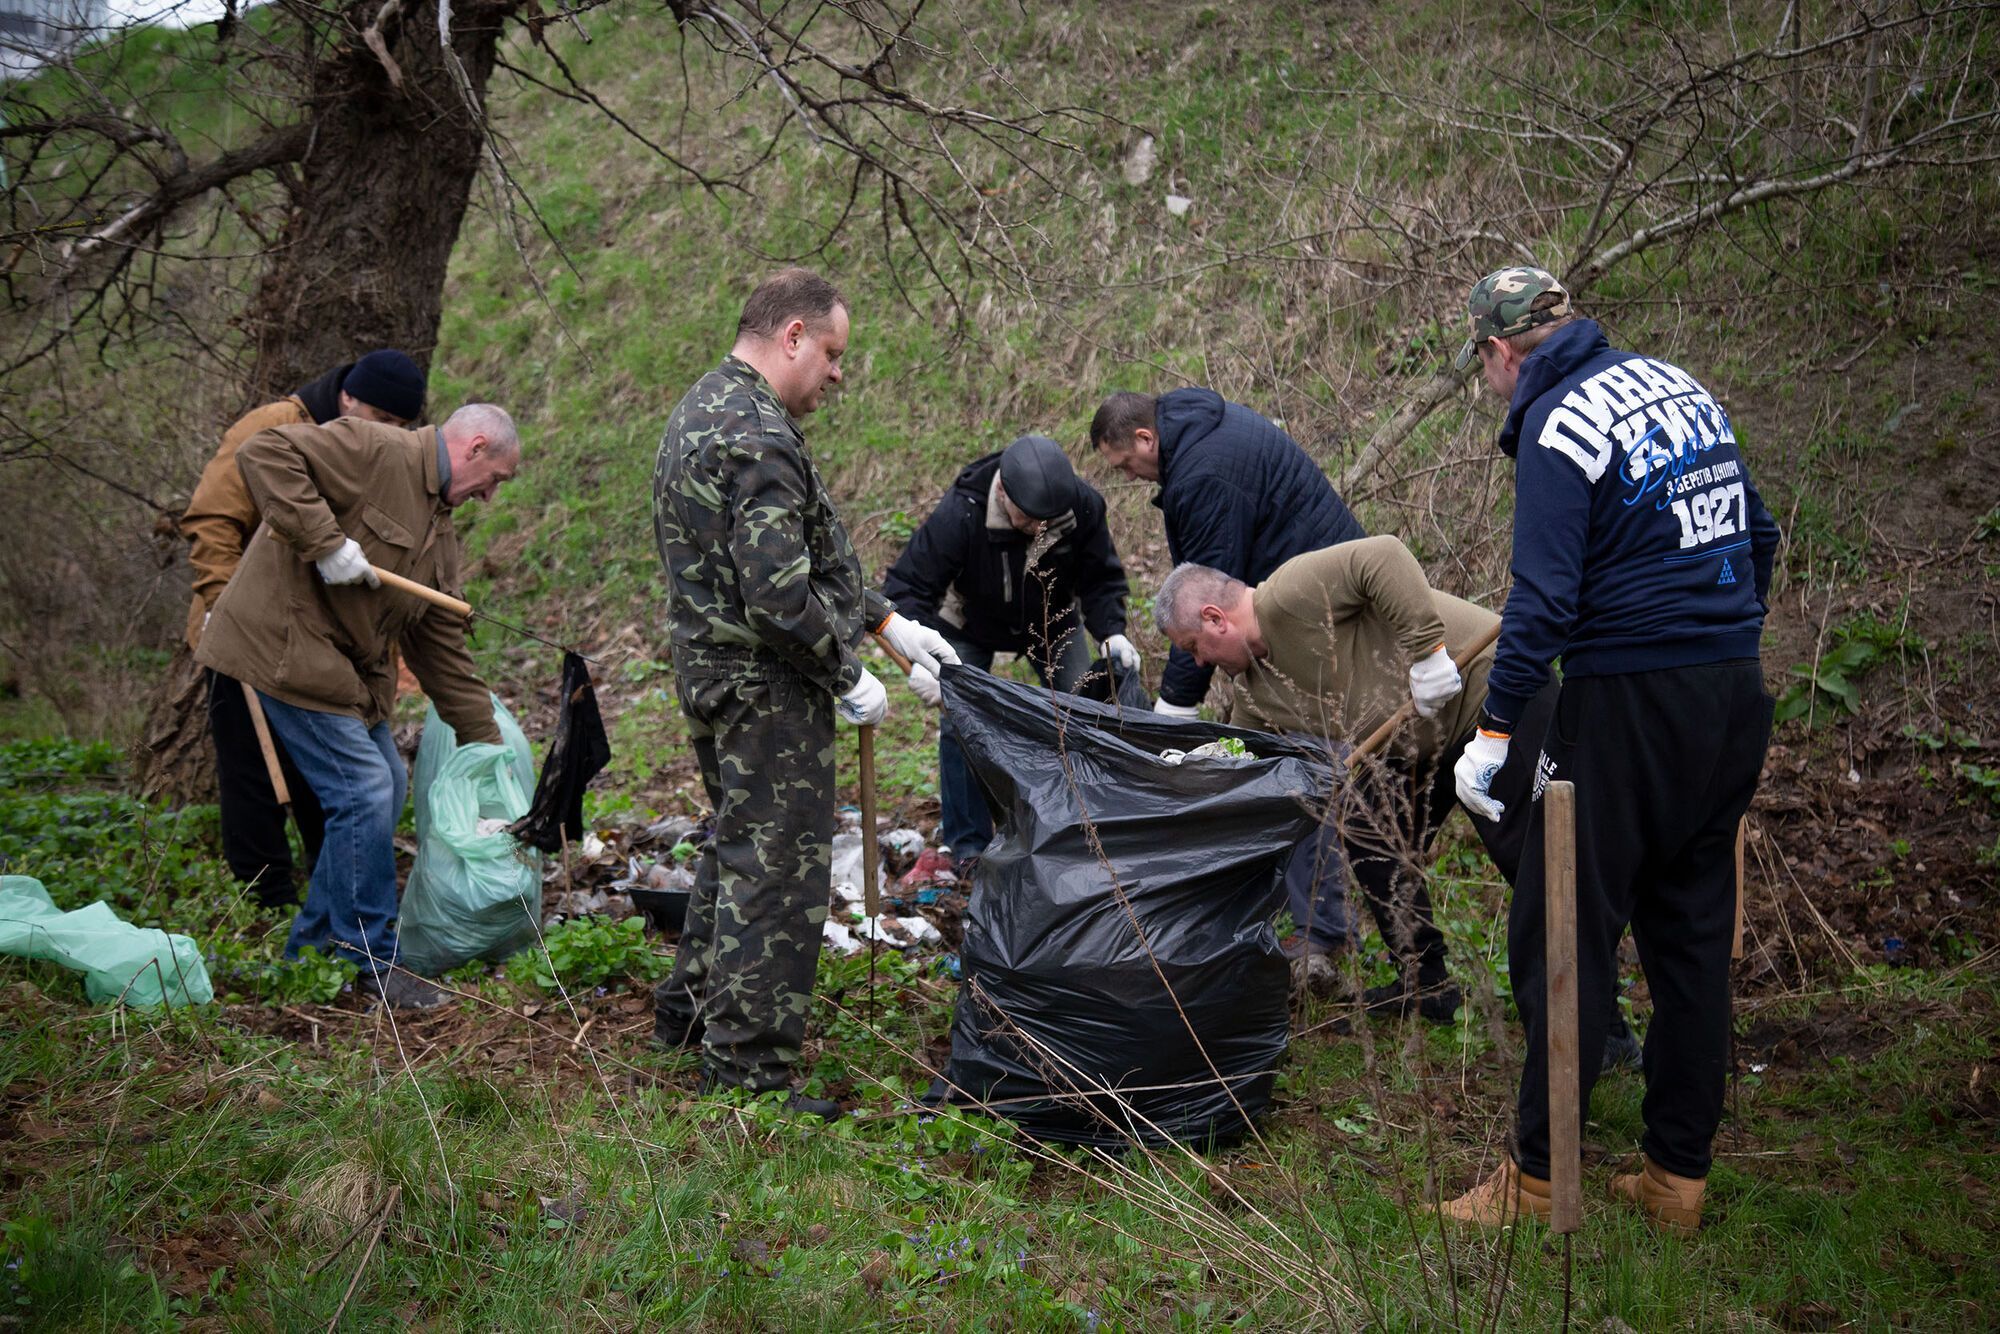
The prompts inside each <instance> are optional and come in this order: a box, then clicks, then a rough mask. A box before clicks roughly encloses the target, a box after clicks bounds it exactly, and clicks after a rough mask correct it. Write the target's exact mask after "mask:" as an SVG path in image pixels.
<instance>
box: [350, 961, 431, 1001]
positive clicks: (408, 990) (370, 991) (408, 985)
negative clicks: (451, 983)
mask: <svg viewBox="0 0 2000 1334" xmlns="http://www.w3.org/2000/svg"><path fill="white" fill-rule="evenodd" d="M354 989H355V991H357V992H358V993H360V994H361V995H363V996H373V997H375V998H376V999H377V1000H379V1001H381V1002H382V1003H383V1004H384V1005H387V1006H389V1007H390V1008H391V1009H395V1010H435V1009H436V1008H437V1007H438V1006H440V1005H443V1004H444V1003H445V1002H446V1001H448V1000H450V999H451V997H449V996H447V995H445V994H444V993H443V992H442V991H439V990H438V989H437V988H436V987H434V986H432V985H431V984H430V983H428V982H426V981H424V979H423V978H421V977H418V976H417V975H416V974H415V973H412V972H407V971H405V970H403V969H401V968H396V969H391V970H388V971H385V972H380V973H373V974H370V973H363V974H362V975H361V976H360V977H358V978H356V979H355V980H354Z"/></svg>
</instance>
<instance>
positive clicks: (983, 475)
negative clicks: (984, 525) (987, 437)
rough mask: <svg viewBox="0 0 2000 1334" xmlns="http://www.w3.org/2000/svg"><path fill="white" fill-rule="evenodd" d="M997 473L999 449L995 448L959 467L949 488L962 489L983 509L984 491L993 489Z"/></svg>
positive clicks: (998, 470)
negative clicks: (989, 452)
mask: <svg viewBox="0 0 2000 1334" xmlns="http://www.w3.org/2000/svg"><path fill="white" fill-rule="evenodd" d="M999 474H1000V451H999V450H997V449H996V450H994V451H993V452H992V453H991V454H987V455H984V456H982V457H980V458H976V459H974V460H973V461H972V462H970V463H968V464H966V465H965V466H964V467H963V468H960V469H959V470H958V476H957V478H955V479H954V480H953V481H952V484H951V489H952V490H954V491H963V492H965V494H967V495H968V496H971V497H972V498H973V499H974V500H977V501H978V502H979V505H980V508H981V510H982V511H983V510H984V508H985V506H986V493H987V492H989V491H991V490H992V489H993V479H994V478H995V477H997V476H999Z"/></svg>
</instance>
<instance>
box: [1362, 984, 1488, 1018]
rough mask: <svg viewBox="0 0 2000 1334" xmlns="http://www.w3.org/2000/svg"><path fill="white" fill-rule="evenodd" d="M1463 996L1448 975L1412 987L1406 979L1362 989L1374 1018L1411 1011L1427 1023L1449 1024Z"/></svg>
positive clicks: (1388, 1016) (1399, 1014)
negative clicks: (1429, 982)
mask: <svg viewBox="0 0 2000 1334" xmlns="http://www.w3.org/2000/svg"><path fill="white" fill-rule="evenodd" d="M1463 999H1464V996H1463V995H1461V994H1460V992H1459V989H1458V988H1457V987H1456V986H1453V985H1452V983H1451V981H1450V980H1449V979H1446V980H1444V981H1441V982H1437V983H1434V984H1432V985H1430V986H1427V987H1411V986H1410V985H1409V984H1408V983H1407V982H1402V981H1397V982H1390V983H1388V984H1387V985H1385V986H1379V987H1370V988H1368V990H1366V991H1364V992H1362V993H1361V1003H1362V1004H1363V1005H1364V1006H1366V1007H1367V1009H1368V1013H1369V1014H1371V1015H1374V1016H1375V1017H1377V1018H1385V1019H1401V1018H1405V1017H1407V1016H1408V1015H1409V1014H1410V1013H1411V1012H1412V1011H1414V1012H1415V1013H1417V1014H1419V1015H1421V1016H1423V1018H1424V1021H1425V1022H1426V1023H1432V1024H1448V1023H1450V1022H1452V1020H1453V1019H1455V1018H1456V1017H1457V1015H1458V1006H1459V1002H1460V1001H1462V1000H1463Z"/></svg>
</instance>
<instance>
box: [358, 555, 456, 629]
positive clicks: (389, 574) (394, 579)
mask: <svg viewBox="0 0 2000 1334" xmlns="http://www.w3.org/2000/svg"><path fill="white" fill-rule="evenodd" d="M368 568H369V569H371V570H373V571H375V577H376V578H377V579H380V580H381V581H382V587H384V588H393V589H395V590H396V591H397V592H398V593H408V594H409V595H410V596H411V597H413V598H418V599H421V600H422V601H425V602H428V603H430V604H431V605H432V606H433V607H442V608H444V609H445V610H446V611H452V612H457V613H458V614H459V615H460V616H467V617H469V616H471V615H472V604H471V603H470V602H462V601H460V600H459V599H458V598H455V597H453V596H452V595H451V594H449V593H440V592H438V591H437V590H436V589H435V588H431V587H429V586H427V585H425V584H420V583H418V582H417V581H416V580H414V579H405V578H404V577H403V576H402V575H400V574H397V573H395V572H394V571H392V570H385V569H383V568H382V567H381V566H380V565H370V566H369V567H368Z"/></svg>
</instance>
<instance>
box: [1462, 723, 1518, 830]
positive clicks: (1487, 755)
mask: <svg viewBox="0 0 2000 1334" xmlns="http://www.w3.org/2000/svg"><path fill="white" fill-rule="evenodd" d="M1506 762H1507V735H1506V733H1504V732H1489V731H1487V730H1486V729H1485V728H1483V727H1482V728H1480V729H1479V730H1478V731H1477V732H1476V733H1475V734H1474V735H1473V738H1472V743H1471V744H1470V745H1468V746H1467V747H1466V748H1465V754H1463V755H1461V756H1459V757H1458V763H1457V764H1455V765H1453V766H1452V775H1453V776H1454V777H1455V778H1457V780H1458V800H1459V803H1460V804H1461V805H1463V806H1464V807H1465V809H1466V810H1468V811H1471V812H1472V813H1473V814H1474V815H1478V816H1481V817H1483V818H1485V819H1488V820H1498V819H1499V818H1500V816H1501V813H1502V812H1504V811H1505V810H1506V809H1507V807H1506V804H1505V803H1504V802H1498V801H1495V800H1494V799H1493V775H1495V774H1497V773H1499V772H1500V766H1501V765H1503V764H1505V763H1506Z"/></svg>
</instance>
